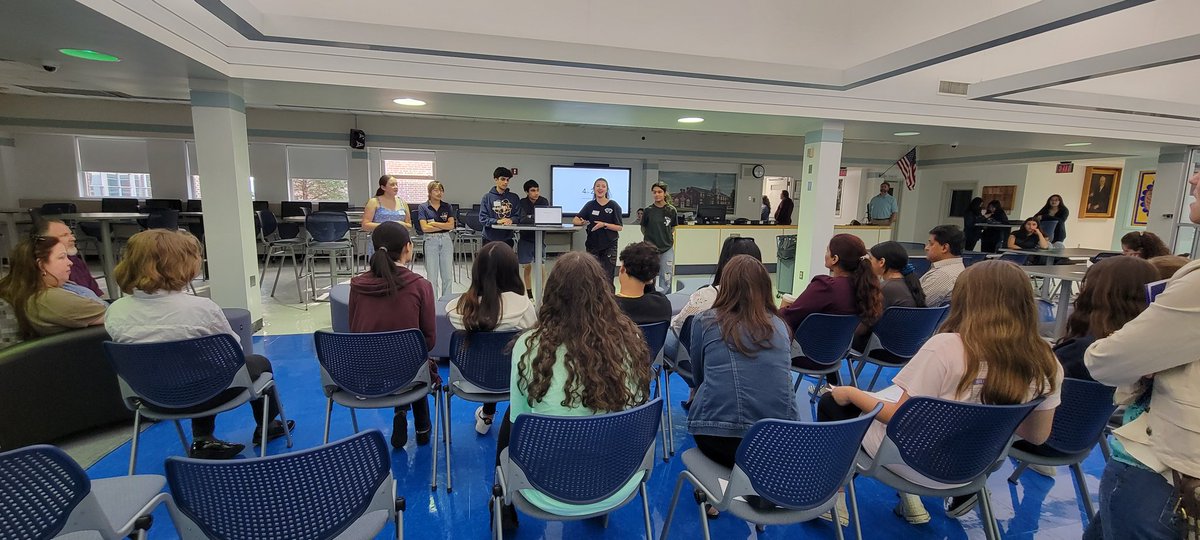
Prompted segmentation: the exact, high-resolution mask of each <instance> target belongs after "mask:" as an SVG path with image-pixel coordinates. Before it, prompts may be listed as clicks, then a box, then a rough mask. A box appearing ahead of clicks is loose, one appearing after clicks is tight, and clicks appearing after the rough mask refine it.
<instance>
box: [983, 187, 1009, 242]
mask: <svg viewBox="0 0 1200 540" xmlns="http://www.w3.org/2000/svg"><path fill="white" fill-rule="evenodd" d="M983 217H984V219H985V220H986V222H987V223H991V224H998V225H1008V214H1007V213H1005V212H1004V205H1003V204H1001V203H1000V201H999V200H998V199H993V200H992V201H991V202H989V203H987V206H986V207H985V208H984V209H983ZM1007 238H1008V234H1007V232H1006V231H1005V230H1004V229H1002V228H998V227H988V228H987V229H985V230H984V231H983V233H981V234H980V235H979V240H980V241H981V242H983V245H981V246H979V249H980V250H982V251H986V252H988V253H995V252H996V250H998V249H999V248H1000V243H1001V242H1004V241H1005V240H1006V239H1007Z"/></svg>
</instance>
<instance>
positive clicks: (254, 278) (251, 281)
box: [250, 276, 258, 287]
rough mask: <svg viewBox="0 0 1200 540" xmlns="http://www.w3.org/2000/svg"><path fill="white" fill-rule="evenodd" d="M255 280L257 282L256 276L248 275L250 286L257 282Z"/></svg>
mask: <svg viewBox="0 0 1200 540" xmlns="http://www.w3.org/2000/svg"><path fill="white" fill-rule="evenodd" d="M257 282H258V276H250V286H251V287H253V286H255V285H257V284H258V283H257Z"/></svg>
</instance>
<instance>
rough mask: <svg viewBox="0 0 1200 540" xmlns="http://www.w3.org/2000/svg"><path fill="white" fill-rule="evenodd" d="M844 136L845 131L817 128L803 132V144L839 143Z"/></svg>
mask: <svg viewBox="0 0 1200 540" xmlns="http://www.w3.org/2000/svg"><path fill="white" fill-rule="evenodd" d="M844 137H845V132H844V131H842V130H840V129H818V130H814V131H810V132H808V133H805V134H804V144H815V143H823V142H829V143H840V142H842V140H843V138H844Z"/></svg>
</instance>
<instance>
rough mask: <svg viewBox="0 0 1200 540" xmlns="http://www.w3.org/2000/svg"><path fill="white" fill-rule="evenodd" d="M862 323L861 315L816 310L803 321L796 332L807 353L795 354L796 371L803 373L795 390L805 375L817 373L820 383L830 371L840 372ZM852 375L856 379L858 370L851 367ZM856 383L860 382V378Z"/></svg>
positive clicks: (802, 349)
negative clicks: (818, 311) (855, 371)
mask: <svg viewBox="0 0 1200 540" xmlns="http://www.w3.org/2000/svg"><path fill="white" fill-rule="evenodd" d="M858 324H859V321H858V316H857V315H830V314H828V313H813V314H811V315H809V316H807V317H805V318H804V320H803V321H800V326H797V327H796V330H795V332H793V334H794V335H795V336H796V337H795V340H796V344H797V345H799V346H800V351H801V352H802V353H803V355H801V356H796V357H793V358H792V371H794V372H796V373H798V374H799V377H796V383H795V385H793V386H792V390H799V389H800V381H801V380H803V379H804V376H805V375H811V376H815V377H816V378H817V383H818V384H819V383H820V382H821V381H822V380H824V379H825V377H826V376H827V375H829V374H830V373H837V371H838V370H839V369H841V368H842V360H844V359H845V358H846V356H847V355H848V354H849V353H850V346H851V344H852V343H853V342H854V331H855V330H857V329H858ZM850 378H851V380H854V370H850ZM853 384H854V385H855V386H858V382H857V381H855V382H853ZM814 399H815V398H814Z"/></svg>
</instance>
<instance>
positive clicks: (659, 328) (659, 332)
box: [638, 321, 671, 363]
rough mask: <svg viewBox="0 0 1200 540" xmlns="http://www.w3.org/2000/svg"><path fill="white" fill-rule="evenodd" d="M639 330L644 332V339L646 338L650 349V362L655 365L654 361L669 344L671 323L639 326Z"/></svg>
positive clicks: (664, 322)
mask: <svg viewBox="0 0 1200 540" xmlns="http://www.w3.org/2000/svg"><path fill="white" fill-rule="evenodd" d="M638 329H639V330H641V331H642V337H644V338H646V347H647V348H649V349H650V358H649V359H648V362H650V363H654V360H655V359H657V358H658V353H661V352H662V350H663V346H664V345H666V343H667V332H669V331H670V330H671V322H670V321H663V322H657V323H650V324H639V325H638Z"/></svg>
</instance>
